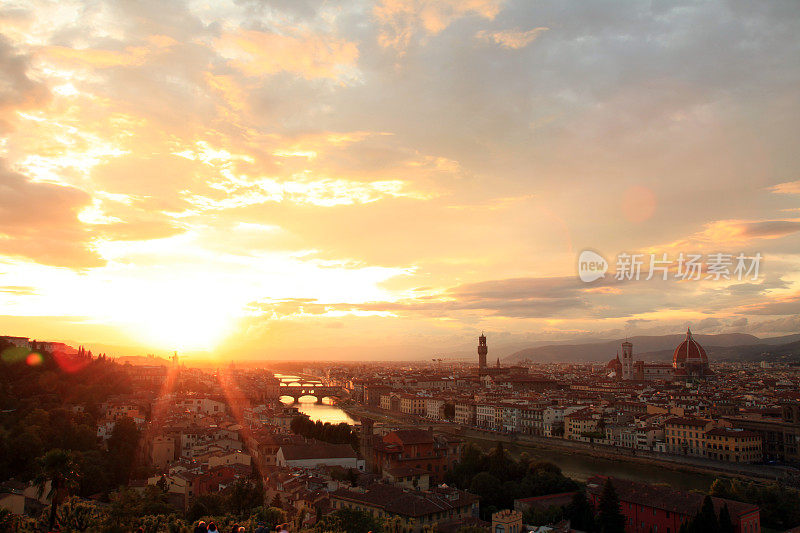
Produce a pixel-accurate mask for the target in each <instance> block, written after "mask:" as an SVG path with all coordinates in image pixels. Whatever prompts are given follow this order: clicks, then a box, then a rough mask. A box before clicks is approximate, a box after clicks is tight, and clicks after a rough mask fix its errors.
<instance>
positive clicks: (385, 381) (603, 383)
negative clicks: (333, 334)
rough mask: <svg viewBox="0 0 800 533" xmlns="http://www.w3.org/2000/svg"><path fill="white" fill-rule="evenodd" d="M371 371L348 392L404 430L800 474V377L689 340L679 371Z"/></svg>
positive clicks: (626, 367) (625, 366)
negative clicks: (428, 428) (792, 468)
mask: <svg viewBox="0 0 800 533" xmlns="http://www.w3.org/2000/svg"><path fill="white" fill-rule="evenodd" d="M487 353H488V345H487V342H486V337H485V335H481V336H480V337H479V339H478V366H477V368H475V367H470V366H469V365H462V366H460V367H459V366H458V365H453V366H451V367H450V368H448V371H446V372H445V371H440V372H439V371H437V369H436V366H435V365H434V368H433V369H431V368H414V367H411V366H409V367H407V368H399V369H397V368H380V369H377V368H373V369H371V370H369V371H368V370H366V369H365V370H364V371H363V372H362V373H361V375H358V376H357V377H351V378H350V379H349V380H347V381H345V382H343V385H344V386H346V387H347V388H348V389H349V390H350V392H351V394H352V397H353V398H354V399H355V400H356V401H358V402H360V403H362V404H363V405H364V406H365V407H368V408H375V409H380V410H383V411H387V412H390V413H396V414H398V415H400V416H405V417H408V420H415V419H417V420H419V421H420V423H425V421H429V422H436V423H452V424H456V425H459V426H462V427H469V428H473V429H479V430H484V431H487V432H499V433H508V434H516V435H518V436H519V437H520V438H526V437H528V436H529V438H531V439H536V438H538V437H547V438H555V439H565V440H570V441H578V442H586V443H591V444H593V445H605V446H609V447H617V448H626V449H629V450H635V451H642V452H652V453H654V454H669V455H673V456H686V457H693V458H701V459H708V460H710V461H722V462H728V463H761V462H764V461H779V462H785V463H800V454H799V453H798V452H799V451H800V450H798V446H800V414H799V413H798V409H800V367H798V366H791V365H771V367H770V372H769V373H768V374H765V372H764V369H763V368H762V366H761V365H759V364H757V363H718V364H717V366H716V368H715V369H714V370H712V369H711V367H710V364H709V359H708V355H707V353H706V350H705V349H704V348H703V346H701V345H700V343H699V342H697V340H696V339H695V338H694V337H693V335H692V333H691V331H689V330H687V332H686V337H685V339H684V340H683V341H682V342H680V344H678V346H676V347H675V349H674V351H673V357H672V363H671V364H661V363H645V362H643V361H642V360H638V359H636V357H635V356H634V351H633V345H632V343H631V342H629V341H625V342H623V343H622V346H621V353H622V357H621V359H620V357H619V355H618V356H617V357H616V358H615V359H612V361H611V362H609V363H608V364H607V365H597V364H549V365H548V364H538V365H537V364H535V363H531V364H528V365H515V366H500V365H499V364H498V365H497V366H494V367H489V366H486V356H487Z"/></svg>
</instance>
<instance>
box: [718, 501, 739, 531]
mask: <svg viewBox="0 0 800 533" xmlns="http://www.w3.org/2000/svg"><path fill="white" fill-rule="evenodd" d="M719 531H720V533H733V532H734V531H735V528H734V527H733V521H732V520H731V513H730V511H729V510H728V504H727V503H726V504H724V505H723V506H722V509H720V510H719Z"/></svg>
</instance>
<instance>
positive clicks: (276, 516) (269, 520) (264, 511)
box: [250, 507, 286, 527]
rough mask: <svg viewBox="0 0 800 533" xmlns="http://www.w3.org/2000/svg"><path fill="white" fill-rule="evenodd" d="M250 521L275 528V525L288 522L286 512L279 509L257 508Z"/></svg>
mask: <svg viewBox="0 0 800 533" xmlns="http://www.w3.org/2000/svg"><path fill="white" fill-rule="evenodd" d="M250 520H251V521H252V522H255V523H256V524H264V525H265V526H269V527H273V526H275V524H282V523H284V522H286V512H284V510H283V509H279V508H277V507H256V508H255V509H253V513H252V514H251V515H250Z"/></svg>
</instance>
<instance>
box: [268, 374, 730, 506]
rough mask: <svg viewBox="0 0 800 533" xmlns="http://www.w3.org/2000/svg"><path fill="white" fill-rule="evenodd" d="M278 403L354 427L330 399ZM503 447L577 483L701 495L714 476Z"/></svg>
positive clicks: (287, 379) (486, 443)
mask: <svg viewBox="0 0 800 533" xmlns="http://www.w3.org/2000/svg"><path fill="white" fill-rule="evenodd" d="M275 377H276V378H278V379H280V380H281V382H282V383H284V384H289V383H298V384H311V385H319V384H321V383H320V381H318V380H314V379H305V378H301V377H299V376H296V375H291V374H275ZM281 401H282V402H283V403H285V404H286V405H295V406H296V407H298V408H299V409H300V412H302V413H305V414H307V415H308V416H309V417H310V418H311V420H314V421H317V420H319V421H321V422H330V423H331V424H338V423H340V422H347V423H348V424H356V423H357V421H356V420H355V419H354V418H353V417H351V416H350V415H348V414H347V413H346V412H344V411H343V410H342V409H341V408H339V407H338V406H336V404H335V403H334V401H333V400H332V399H331V398H324V399H323V401H322V403H321V404H320V403H316V398H314V397H313V396H303V397H301V398H300V400H299V401H298V402H297V403H296V404H293V398H292V397H291V396H281ZM469 440H470V441H472V442H473V443H475V444H476V445H478V446H480V447H481V448H483V449H485V450H489V449H491V448H493V447H494V446H496V444H497V443H496V441H493V440H491V438H487V439H476V438H470V439H469ZM503 445H504V446H505V447H506V449H507V450H508V451H509V453H511V454H512V456H515V457H516V456H519V454H520V453H521V452H523V451H525V452H527V453H528V455H530V456H531V457H532V458H533V459H534V460H541V461H547V462H550V463H553V464H555V465H557V466H558V467H559V468H561V470H562V472H564V474H565V475H567V476H569V477H571V478H573V479H577V480H579V481H585V480H586V479H588V478H589V477H591V476H593V475H595V474H602V475H610V476H616V477H621V478H626V479H631V480H634V481H644V482H648V483H664V484H667V485H670V486H671V487H674V488H677V489H683V490H691V489H699V490H703V491H706V490H708V488H709V487H710V485H711V482H712V481H714V476H713V475H709V474H702V473H697V472H682V471H677V470H672V469H670V468H666V467H662V466H658V465H653V464H642V463H631V462H626V461H616V460H613V459H604V458H598V457H590V456H588V455H582V454H578V453H571V452H569V451H567V450H564V451H557V450H552V449H543V448H536V447H535V446H527V445H525V446H519V445H517V444H515V443H503Z"/></svg>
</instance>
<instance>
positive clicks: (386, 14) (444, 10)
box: [373, 0, 503, 51]
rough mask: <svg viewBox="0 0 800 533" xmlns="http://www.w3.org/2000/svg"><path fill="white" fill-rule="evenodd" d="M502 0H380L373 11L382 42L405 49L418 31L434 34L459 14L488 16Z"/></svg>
mask: <svg viewBox="0 0 800 533" xmlns="http://www.w3.org/2000/svg"><path fill="white" fill-rule="evenodd" d="M502 4H503V0H442V1H439V2H425V1H422V0H383V1H382V2H381V3H379V4H378V5H376V6H375V8H374V10H373V13H374V15H375V18H377V19H378V22H379V23H380V24H381V32H380V34H379V35H378V42H379V43H380V45H381V46H383V47H385V48H388V47H391V48H395V49H397V50H401V51H402V50H405V49H406V48H407V47H408V45H409V43H410V42H411V39H412V38H413V37H414V35H415V34H416V33H418V32H420V31H422V32H424V33H425V34H427V35H436V34H438V33H440V32H441V31H443V30H444V29H446V28H447V27H448V26H450V24H452V23H453V21H455V20H456V19H458V18H461V17H464V16H467V15H478V16H479V17H483V18H486V19H489V20H492V19H494V17H495V16H497V14H498V13H499V12H500V7H501V5H502Z"/></svg>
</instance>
